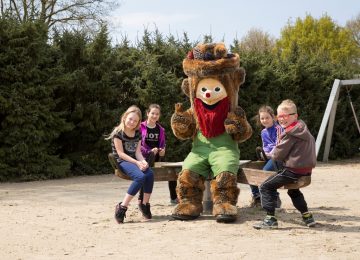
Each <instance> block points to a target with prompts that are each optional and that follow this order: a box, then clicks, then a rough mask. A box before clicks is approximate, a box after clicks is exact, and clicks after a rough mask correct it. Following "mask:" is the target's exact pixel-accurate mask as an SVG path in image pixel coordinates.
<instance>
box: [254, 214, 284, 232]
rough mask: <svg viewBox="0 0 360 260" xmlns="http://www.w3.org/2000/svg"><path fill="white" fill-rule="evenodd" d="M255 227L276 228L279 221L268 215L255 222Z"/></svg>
mask: <svg viewBox="0 0 360 260" xmlns="http://www.w3.org/2000/svg"><path fill="white" fill-rule="evenodd" d="M253 227H254V228H255V229H276V228H278V222H277V219H276V218H275V217H274V216H269V215H267V216H266V217H265V219H264V220H263V221H262V222H260V223H256V224H254V225H253Z"/></svg>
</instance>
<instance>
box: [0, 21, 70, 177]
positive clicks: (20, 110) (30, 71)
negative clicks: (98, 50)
mask: <svg viewBox="0 0 360 260" xmlns="http://www.w3.org/2000/svg"><path fill="white" fill-rule="evenodd" d="M0 28H1V29H0V39H1V45H0V162H1V164H0V180H1V181H7V180H34V179H45V178H59V177H63V176H66V175H67V174H68V173H69V172H68V169H69V162H68V161H67V160H65V159H61V158H59V156H58V155H57V148H58V147H57V146H56V144H55V143H54V140H55V139H56V138H57V137H58V136H59V134H60V133H61V132H62V131H64V130H65V129H67V127H68V125H67V124H66V123H65V121H64V120H63V119H62V117H61V114H60V113H57V112H55V106H56V100H54V99H53V96H54V90H55V88H56V84H57V83H56V77H57V76H58V75H59V74H60V72H61V69H60V68H59V67H58V65H57V63H56V61H55V60H54V59H53V53H52V51H51V48H50V47H49V46H48V44H47V43H46V42H47V31H46V28H44V27H43V26H42V25H41V24H38V23H24V24H19V23H18V22H16V21H13V20H10V19H1V20H0Z"/></svg>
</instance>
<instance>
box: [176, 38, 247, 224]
mask: <svg viewBox="0 0 360 260" xmlns="http://www.w3.org/2000/svg"><path fill="white" fill-rule="evenodd" d="M183 69H184V72H185V74H186V76H188V78H186V79H184V80H183V83H182V86H181V88H182V90H183V92H184V93H185V94H186V95H187V96H188V97H189V99H190V103H191V107H190V108H189V109H187V110H184V108H183V106H182V103H178V104H176V105H175V113H174V114H173V115H172V117H171V128H172V130H173V133H174V135H175V136H176V137H177V138H179V139H181V140H185V139H189V138H192V140H193V143H192V149H191V152H190V153H189V154H188V156H187V157H186V159H185V160H184V163H183V167H182V171H181V172H180V174H179V177H178V184H177V188H176V192H177V195H178V198H179V204H178V205H177V206H176V208H175V209H174V211H173V214H172V217H173V218H175V219H178V220H191V219H196V218H197V217H199V216H200V214H201V213H202V211H203V205H202V199H203V191H204V189H205V185H204V182H205V179H206V178H209V177H211V178H213V180H212V181H211V193H212V201H213V215H214V216H215V217H216V221H217V222H224V223H229V222H233V221H235V220H236V217H237V208H236V203H237V200H238V196H239V192H240V190H239V188H238V187H237V172H238V168H239V159H240V151H239V148H238V143H240V142H243V141H245V140H247V139H248V138H249V137H250V136H251V134H252V129H251V126H250V124H249V123H248V121H247V119H246V115H245V112H244V110H243V109H242V108H241V107H239V106H238V91H239V87H240V85H241V84H242V83H243V82H244V79H245V71H244V70H243V69H242V68H240V58H239V55H237V54H232V53H228V52H227V50H226V47H225V45H224V44H223V43H216V44H215V43H211V44H199V45H197V46H196V47H195V48H194V49H193V50H191V51H190V52H189V53H188V55H187V57H186V58H185V59H184V60H183Z"/></svg>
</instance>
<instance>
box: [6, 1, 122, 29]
mask: <svg viewBox="0 0 360 260" xmlns="http://www.w3.org/2000/svg"><path fill="white" fill-rule="evenodd" d="M116 6H117V3H116V1H113V0H59V1H44V0H28V1H23V0H2V1H1V2H0V10H1V12H0V18H8V17H11V18H13V19H15V20H16V21H18V22H19V23H28V22H34V21H36V22H41V23H43V24H44V25H45V26H46V27H47V28H48V29H49V28H52V27H56V28H57V29H58V30H59V29H63V28H66V27H68V26H72V27H74V26H82V27H83V28H84V27H87V28H88V29H89V30H90V31H92V29H91V27H93V26H94V24H97V25H101V24H102V23H103V19H102V17H103V16H105V15H106V14H107V12H108V11H109V10H113V9H114V8H115V7H116Z"/></svg>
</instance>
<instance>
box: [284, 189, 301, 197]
mask: <svg viewBox="0 0 360 260" xmlns="http://www.w3.org/2000/svg"><path fill="white" fill-rule="evenodd" d="M287 194H288V195H289V196H290V198H297V197H299V196H302V193H301V191H300V190H299V189H296V190H291V189H290V190H288V191H287Z"/></svg>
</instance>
